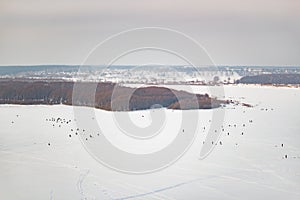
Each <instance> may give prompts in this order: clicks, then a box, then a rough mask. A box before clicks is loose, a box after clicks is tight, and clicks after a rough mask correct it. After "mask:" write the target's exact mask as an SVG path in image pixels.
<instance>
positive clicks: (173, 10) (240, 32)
mask: <svg viewBox="0 0 300 200" xmlns="http://www.w3.org/2000/svg"><path fill="white" fill-rule="evenodd" d="M0 25H1V29H0V65H6V64H9V65H13V64H54V63H56V64H80V63H81V62H82V61H83V59H84V58H85V56H86V55H87V53H88V52H89V51H90V50H91V49H92V48H93V47H94V46H95V45H96V44H97V43H99V42H101V41H103V40H104V39H106V38H107V37H109V36H110V35H112V34H115V33H118V32H120V31H124V30H127V29H131V28H137V27H145V26H159V27H167V28H171V29H175V30H178V31H181V32H184V33H186V34H187V35H190V36H191V37H193V38H194V39H196V40H197V41H198V42H199V43H201V44H202V45H203V46H204V47H205V48H206V49H207V50H208V52H209V53H210V55H211V56H212V58H213V59H214V61H215V62H216V64H220V65H300V37H299V36H300V1H299V0H229V1H227V0H218V1H217V0H207V1H203V0H180V1H178V0H107V1H104V0H0ZM120 45H121V44H120Z"/></svg>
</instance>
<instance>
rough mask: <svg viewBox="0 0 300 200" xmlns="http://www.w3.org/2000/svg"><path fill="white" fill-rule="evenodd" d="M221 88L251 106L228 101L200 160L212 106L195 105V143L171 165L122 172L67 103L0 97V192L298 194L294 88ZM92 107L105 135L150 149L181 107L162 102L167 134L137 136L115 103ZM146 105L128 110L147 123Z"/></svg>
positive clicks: (298, 112) (67, 195)
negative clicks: (123, 123)
mask: <svg viewBox="0 0 300 200" xmlns="http://www.w3.org/2000/svg"><path fill="white" fill-rule="evenodd" d="M170 87H172V86H170ZM192 88H193V90H194V91H198V92H203V91H209V90H208V89H207V87H204V86H192ZM176 89H180V88H178V86H176ZM182 89H184V88H182ZM224 89H225V99H232V100H238V101H242V102H245V103H250V104H252V105H254V107H253V108H249V107H243V106H241V105H231V106H228V107H226V108H225V111H226V112H225V119H224V123H223V128H224V131H223V130H222V129H223V128H221V129H220V131H222V135H221V138H220V140H219V141H218V143H217V145H216V146H215V149H214V151H213V152H212V153H211V154H210V155H209V156H208V157H207V158H205V159H204V160H199V154H200V150H201V147H202V145H203V141H204V140H205V137H206V134H207V129H208V128H206V129H204V128H203V127H209V124H210V121H209V120H210V119H211V112H212V111H211V110H199V111H194V112H199V113H200V116H201V117H200V121H199V132H198V133H197V138H196V140H195V141H194V143H193V145H192V146H191V148H190V149H189V150H188V151H187V152H186V154H185V155H184V156H183V157H182V158H181V159H179V160H178V161H177V162H176V163H175V164H173V165H171V166H170V167H168V168H166V169H164V170H161V171H158V172H155V173H151V174H144V175H130V174H124V173H120V172H117V171H114V170H111V169H109V168H107V167H105V166H103V165H101V164H100V163H99V162H97V161H96V160H95V159H94V158H93V157H92V156H91V155H90V154H89V153H88V152H87V151H86V150H85V148H84V147H83V145H82V142H81V140H80V137H79V134H83V132H85V133H86V134H87V135H88V134H89V133H93V134H94V135H95V134H96V133H97V130H91V129H90V127H78V126H77V124H76V122H75V121H74V116H73V109H72V107H71V106H63V105H57V106H18V105H1V106H0V124H1V127H0V128H1V131H0V199H5V200H6V199H9V200H11V199H12V200H13V199H18V200H19V199H28V200H32V199H51V200H54V199H55V200H57V199H62V200H66V199H72V200H74V199H167V200H168V199H170V200H174V199H176V200H177V199H196V200H198V199H289V200H291V199H295V200H296V199H300V134H299V133H300V123H299V122H300V121H299V120H300V106H299V100H300V90H299V89H296V88H275V87H258V86H239V85H236V86H225V87H224ZM220 109H222V108H220ZM95 112H96V119H93V118H92V117H91V119H90V120H98V122H99V123H103V121H104V120H107V121H105V124H106V126H107V129H108V130H110V131H111V135H109V131H105V133H103V134H105V136H107V137H108V138H109V139H110V140H111V142H115V144H116V145H118V146H119V147H120V148H124V149H125V150H126V151H129V152H130V151H136V150H139V149H141V148H143V151H149V152H151V151H156V150H157V149H158V148H162V146H163V145H166V144H167V142H170V141H167V140H168V139H170V140H172V133H177V132H176V129H177V128H178V126H176V124H177V123H179V122H180V119H179V118H180V116H181V115H180V112H187V111H172V110H167V111H166V112H167V115H168V118H169V120H170V122H172V121H173V122H176V120H179V121H177V122H176V123H173V124H174V126H172V123H171V125H170V126H168V125H166V130H165V134H169V136H166V135H165V136H160V138H159V136H157V138H156V137H155V138H152V141H151V142H149V141H148V142H147V141H144V143H140V144H138V143H134V142H135V141H133V140H130V139H127V140H126V137H125V136H122V135H121V133H120V132H118V128H117V127H116V126H114V125H113V121H110V120H111V119H112V118H111V117H112V113H111V112H107V111H101V110H96V111H95ZM149 112H150V111H137V112H133V113H131V114H130V118H131V119H132V120H134V121H135V122H136V123H137V124H139V125H140V126H147V125H148V124H149V123H151V118H149ZM142 116H143V117H142ZM52 118H54V119H55V121H52ZM57 118H61V120H59V121H58V122H57ZM69 120H71V121H69ZM66 122H68V123H66ZM110 124H111V126H110ZM213 128H216V129H217V128H218V127H213ZM219 128H220V127H219ZM77 129H78V130H77ZM76 132H77V135H76ZM228 133H229V135H228ZM162 138H164V139H162ZM164 142H166V143H164ZM220 142H221V143H220ZM151 144H153V145H151ZM221 144H222V145H221ZM285 156H287V158H285Z"/></svg>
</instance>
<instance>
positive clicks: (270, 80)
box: [237, 74, 300, 85]
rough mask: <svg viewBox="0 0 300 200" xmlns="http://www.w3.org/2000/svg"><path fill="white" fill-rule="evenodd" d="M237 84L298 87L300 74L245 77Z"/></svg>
mask: <svg viewBox="0 0 300 200" xmlns="http://www.w3.org/2000/svg"><path fill="white" fill-rule="evenodd" d="M237 83H245V84H277V85H288V84H293V85H298V84H300V74H261V75H256V76H245V77H242V78H241V79H240V80H238V81H237Z"/></svg>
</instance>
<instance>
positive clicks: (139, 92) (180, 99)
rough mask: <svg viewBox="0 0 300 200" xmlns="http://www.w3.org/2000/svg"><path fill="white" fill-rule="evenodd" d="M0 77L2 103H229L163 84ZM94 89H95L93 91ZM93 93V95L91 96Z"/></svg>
mask: <svg viewBox="0 0 300 200" xmlns="http://www.w3.org/2000/svg"><path fill="white" fill-rule="evenodd" d="M74 84H75V83H74V82H64V81H49V80H47V81H46V80H41V81H31V80H14V79H10V80H7V79H5V80H0V104H24V105H31V104H45V105H54V104H65V105H75V106H90V107H95V108H100V109H104V110H113V111H131V110H144V109H150V108H153V106H154V107H155V106H158V105H160V106H161V107H165V108H170V109H209V108H216V107H219V106H221V104H226V103H229V102H227V101H221V100H217V99H214V98H211V97H209V95H207V94H204V95H202V94H191V93H188V92H184V91H177V90H172V89H168V88H164V87H146V88H138V89H134V88H129V87H123V86H118V85H116V84H114V83H88V82H82V83H77V84H76V86H75V87H76V90H75V91H76V95H75V96H74V97H73V88H74ZM91 88H95V90H94V91H90V90H91ZM91 94H92V96H91Z"/></svg>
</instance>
